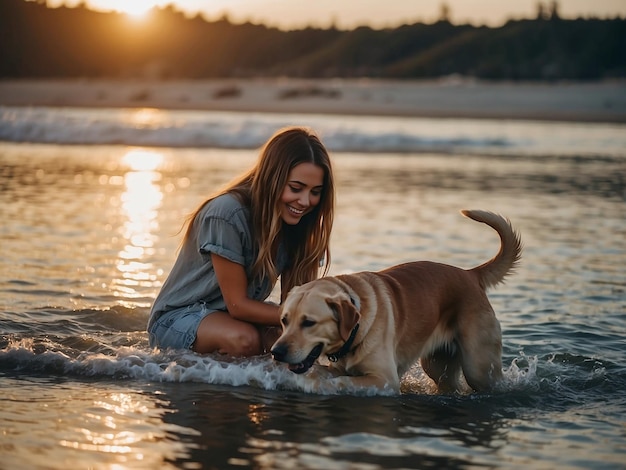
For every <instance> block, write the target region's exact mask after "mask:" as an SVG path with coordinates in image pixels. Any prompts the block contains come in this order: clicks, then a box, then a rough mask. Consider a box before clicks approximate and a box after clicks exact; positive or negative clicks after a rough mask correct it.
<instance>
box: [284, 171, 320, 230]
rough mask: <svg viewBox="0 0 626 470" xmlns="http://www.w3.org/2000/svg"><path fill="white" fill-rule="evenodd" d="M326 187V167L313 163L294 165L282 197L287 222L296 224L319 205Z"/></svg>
mask: <svg viewBox="0 0 626 470" xmlns="http://www.w3.org/2000/svg"><path fill="white" fill-rule="evenodd" d="M323 189H324V169H323V168H321V167H319V166H317V165H314V164H313V163H300V164H299V165H296V166H294V167H293V168H292V169H291V171H290V172H289V176H288V177H287V184H286V185H285V189H283V194H282V195H281V197H280V204H281V217H282V219H283V221H284V222H285V223H286V224H289V225H296V224H297V223H298V222H300V220H301V219H302V217H303V216H304V215H306V214H308V213H309V212H311V211H312V210H313V208H314V207H315V206H317V205H318V204H319V202H320V199H321V197H322V190H323Z"/></svg>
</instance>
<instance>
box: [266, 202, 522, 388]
mask: <svg viewBox="0 0 626 470" xmlns="http://www.w3.org/2000/svg"><path fill="white" fill-rule="evenodd" d="M461 213H462V214H463V215H464V216H466V217H468V218H470V219H473V220H475V221H477V222H482V223H484V224H487V225H489V226H490V227H492V228H493V229H494V230H495V231H496V232H497V233H498V235H499V236H500V250H499V252H498V253H497V254H496V255H495V256H494V257H493V258H492V259H491V260H489V261H487V262H486V263H484V264H481V265H480V266H477V267H475V268H473V269H469V270H465V269H461V268H458V267H455V266H451V265H447V264H441V263H435V262H430V261H416V262H409V263H404V264H400V265H397V266H393V267H390V268H387V269H384V270H382V271H378V272H369V271H364V272H358V273H353V274H344V275H339V276H334V277H333V276H327V277H322V278H319V279H316V280H314V281H311V282H308V283H306V284H303V285H301V286H298V287H295V288H293V289H292V290H291V291H290V292H289V294H288V295H287V298H286V299H285V301H284V302H283V304H282V305H281V307H280V322H281V326H282V334H281V335H280V337H279V338H278V339H277V340H276V342H275V343H274V344H273V346H272V347H271V354H272V357H273V358H274V360H276V361H278V362H281V363H286V364H287V365H288V367H289V369H290V370H291V371H293V372H295V373H296V374H304V373H305V372H307V371H309V369H310V368H311V367H312V366H313V364H314V363H315V362H316V361H317V360H318V358H319V357H320V356H321V355H322V354H324V355H326V356H327V357H328V359H329V365H328V367H329V369H330V371H331V372H332V373H333V375H332V376H331V377H320V376H319V373H311V372H312V371H311V372H309V374H307V375H306V376H304V377H305V382H306V383H307V384H308V386H307V387H305V390H307V391H309V390H310V391H312V392H322V391H328V390H335V391H340V390H355V389H370V388H373V389H374V390H380V391H391V392H392V393H399V392H400V381H401V378H402V376H403V375H404V373H405V372H407V371H408V370H409V368H410V367H411V366H412V365H413V364H415V363H416V362H417V360H418V359H419V360H420V364H421V366H422V368H423V370H424V372H425V373H426V374H427V375H428V376H429V377H430V378H431V379H432V380H433V381H434V382H435V384H436V386H437V388H438V391H439V392H440V393H454V392H462V389H463V386H462V382H461V373H462V374H463V376H464V378H465V382H466V384H467V385H469V386H470V387H471V388H472V389H473V390H474V391H477V392H483V391H489V390H492V389H493V388H494V386H495V385H496V384H497V383H498V381H499V380H501V378H502V334H501V330H500V323H499V322H498V320H497V319H496V316H495V313H494V310H493V308H492V306H491V304H490V302H489V300H488V298H487V294H486V290H487V289H488V288H491V287H494V286H496V285H498V284H499V283H501V282H503V280H504V278H505V277H506V276H508V275H509V274H511V273H512V272H514V270H515V268H516V267H517V265H518V264H519V261H520V259H521V252H522V242H521V238H520V235H519V233H518V232H517V231H516V230H514V228H513V227H512V225H511V222H510V221H509V220H508V219H505V218H504V217H502V216H500V215H497V214H494V213H492V212H487V211H481V210H463V211H461Z"/></svg>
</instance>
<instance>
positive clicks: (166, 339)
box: [148, 302, 214, 349]
mask: <svg viewBox="0 0 626 470" xmlns="http://www.w3.org/2000/svg"><path fill="white" fill-rule="evenodd" d="M213 312H214V311H213V310H209V309H207V307H206V305H205V304H204V303H202V302H197V303H195V304H193V305H190V306H187V307H180V308H177V309H174V310H171V311H169V312H167V313H164V314H163V315H161V316H160V317H159V318H158V319H157V320H156V321H155V322H154V324H153V325H152V327H151V328H150V331H149V332H148V334H149V337H150V347H152V348H160V349H168V348H171V349H191V347H192V346H193V343H194V341H195V340H196V335H197V333H198V326H199V325H200V322H201V321H202V320H203V319H204V317H206V316H207V315H210V314H211V313H213Z"/></svg>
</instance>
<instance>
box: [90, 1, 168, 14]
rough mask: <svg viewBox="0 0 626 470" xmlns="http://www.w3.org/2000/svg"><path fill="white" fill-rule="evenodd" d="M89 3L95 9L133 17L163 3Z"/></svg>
mask: <svg viewBox="0 0 626 470" xmlns="http://www.w3.org/2000/svg"><path fill="white" fill-rule="evenodd" d="M89 3H90V5H91V6H92V7H93V8H96V9H102V10H112V11H117V12H120V13H125V14H127V15H129V16H132V17H135V18H141V17H143V16H145V15H146V14H147V13H148V12H149V11H150V10H151V9H152V8H154V7H156V6H159V5H161V4H163V2H162V1H158V0H132V1H130V0H91V1H90V2H89Z"/></svg>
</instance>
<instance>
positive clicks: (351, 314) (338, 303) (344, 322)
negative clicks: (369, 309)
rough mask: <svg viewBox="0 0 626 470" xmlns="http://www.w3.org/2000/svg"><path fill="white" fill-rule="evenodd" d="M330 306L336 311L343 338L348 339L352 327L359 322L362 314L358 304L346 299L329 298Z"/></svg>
mask: <svg viewBox="0 0 626 470" xmlns="http://www.w3.org/2000/svg"><path fill="white" fill-rule="evenodd" d="M326 302H327V303H328V306H329V307H330V308H331V309H332V311H333V312H334V313H335V317H336V318H337V324H338V327H339V334H340V335H341V339H343V340H344V341H348V338H350V333H351V332H352V329H353V328H354V327H355V326H356V325H357V323H359V320H360V319H361V314H360V313H359V311H358V310H357V309H356V306H355V305H354V304H353V303H352V302H350V301H349V300H346V299H328V300H326Z"/></svg>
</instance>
